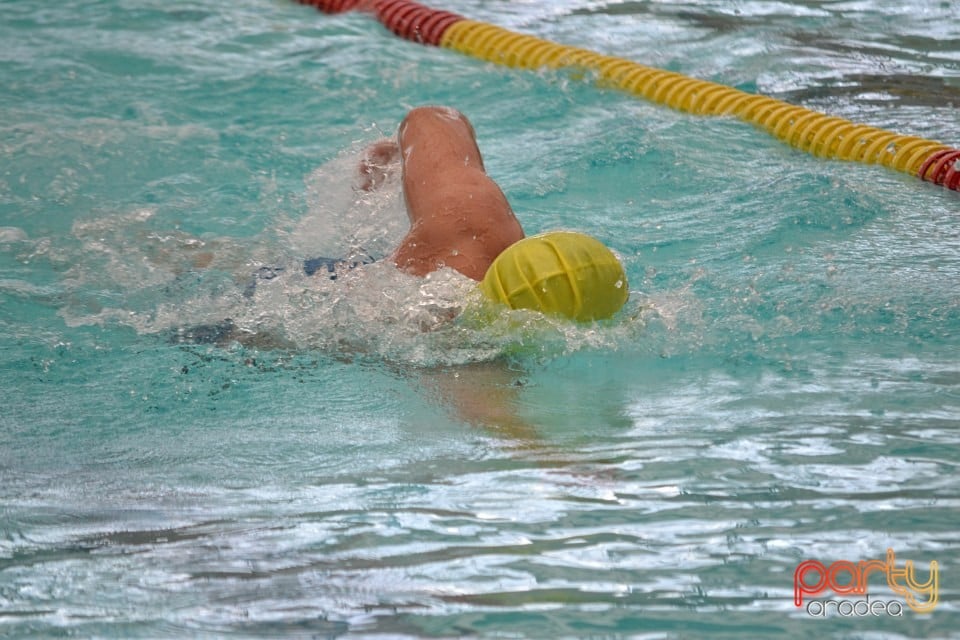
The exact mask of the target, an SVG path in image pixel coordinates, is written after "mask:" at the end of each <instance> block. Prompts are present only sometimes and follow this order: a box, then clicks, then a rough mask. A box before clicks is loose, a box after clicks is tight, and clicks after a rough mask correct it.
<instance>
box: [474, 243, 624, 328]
mask: <svg viewBox="0 0 960 640" xmlns="http://www.w3.org/2000/svg"><path fill="white" fill-rule="evenodd" d="M480 290H481V291H482V292H483V294H484V295H485V296H486V297H487V298H489V299H491V300H493V301H495V302H502V303H503V304H506V305H507V306H509V307H510V308H511V309H533V310H535V311H540V312H542V313H546V314H558V315H562V316H566V317H567V318H570V319H571V320H577V321H578V322H589V321H591V320H602V319H604V318H609V317H610V316H612V315H613V314H615V313H616V312H617V311H619V310H620V308H621V307H622V306H623V305H624V303H625V302H626V301H627V296H628V295H629V293H630V292H629V291H628V287H627V276H626V274H625V273H624V272H623V265H621V264H620V261H619V260H618V259H617V257H616V256H615V255H613V252H612V251H610V249H608V248H607V247H605V246H604V245H603V243H601V242H600V241H599V240H596V239H595V238H591V237H590V236H587V235H584V234H582V233H575V232H572V231H552V232H550V233H543V234H540V235H536V236H530V237H528V238H524V239H523V240H520V241H518V242H515V243H513V244H512V245H510V246H509V247H507V248H506V249H505V250H504V251H503V253H501V254H500V255H499V256H497V259H496V260H494V261H493V264H491V265H490V268H489V269H487V273H486V275H485V276H484V277H483V280H482V281H481V282H480Z"/></svg>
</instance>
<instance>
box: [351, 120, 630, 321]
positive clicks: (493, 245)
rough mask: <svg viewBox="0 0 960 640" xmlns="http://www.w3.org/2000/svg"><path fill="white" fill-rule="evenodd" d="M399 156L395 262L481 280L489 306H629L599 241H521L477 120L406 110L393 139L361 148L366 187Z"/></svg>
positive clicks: (575, 314) (579, 309)
mask: <svg viewBox="0 0 960 640" xmlns="http://www.w3.org/2000/svg"><path fill="white" fill-rule="evenodd" d="M398 154H399V156H400V166H401V171H402V180H401V181H402V185H403V196H404V201H405V203H406V209H407V216H408V218H409V219H410V230H409V231H408V232H407V234H406V236H405V237H404V238H403V240H402V241H401V242H400V245H399V247H397V249H396V251H394V252H393V254H392V256H391V260H392V261H393V262H394V263H395V264H396V265H397V267H398V268H400V269H402V270H404V271H407V272H409V273H412V274H414V275H417V276H424V275H426V274H428V273H430V272H432V271H436V270H438V269H441V268H443V267H449V268H452V269H455V270H456V271H459V272H460V273H462V274H463V275H465V276H467V277H468V278H472V279H473V280H476V281H478V282H481V286H480V288H481V291H482V292H483V293H484V294H485V295H486V297H487V298H490V299H492V300H494V301H495V302H500V303H504V304H506V305H507V306H510V307H512V308H526V309H534V310H538V311H542V312H544V313H552V314H558V315H563V316H566V317H568V318H570V319H573V320H577V321H591V320H597V319H605V318H608V317H610V316H612V315H614V314H615V313H616V312H617V311H618V310H619V309H620V308H621V307H622V306H623V304H624V303H625V302H626V299H627V295H628V290H627V282H626V275H625V274H624V272H623V267H622V265H621V264H620V261H619V260H618V259H617V258H616V256H614V255H613V253H612V252H611V251H610V250H609V249H607V248H606V247H604V246H603V245H602V244H601V243H600V242H599V241H597V240H595V239H593V238H590V237H589V236H584V235H582V234H577V233H572V232H559V233H557V232H555V233H552V234H544V235H540V236H534V237H532V238H525V236H524V232H523V228H522V227H521V226H520V222H519V221H518V220H517V217H516V215H515V214H514V212H513V209H512V208H511V207H510V204H509V202H507V198H506V196H505V195H504V194H503V191H501V189H500V187H499V186H498V185H497V183H496V182H494V181H493V180H492V179H491V178H490V176H488V175H487V173H486V170H485V169H484V166H483V158H482V157H481V155H480V149H479V148H478V146H477V139H476V133H475V131H474V129H473V126H472V125H471V124H470V121H469V120H467V118H466V116H464V115H463V114H462V113H460V112H459V111H457V110H456V109H452V108H450V107H438V106H429V107H418V108H416V109H413V110H412V111H410V112H409V113H408V114H407V116H406V117H405V118H404V119H403V122H401V124H400V127H399V129H398V131H397V139H396V141H393V140H383V141H380V142H377V143H375V144H374V145H372V146H371V147H370V148H369V149H368V150H367V154H366V157H365V159H364V160H363V161H362V162H361V164H360V173H361V176H362V182H361V186H362V188H365V189H373V188H376V186H378V185H379V184H381V183H382V182H383V180H384V175H385V174H384V167H385V166H387V165H388V164H389V163H390V162H391V161H393V160H395V158H396V156H397V155H398Z"/></svg>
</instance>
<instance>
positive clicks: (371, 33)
mask: <svg viewBox="0 0 960 640" xmlns="http://www.w3.org/2000/svg"><path fill="white" fill-rule="evenodd" d="M437 6H438V7H439V5H437ZM440 8H445V9H448V10H452V11H456V12H459V13H461V14H462V15H465V16H467V17H469V18H473V19H478V20H485V21H488V22H491V23H495V24H498V25H501V26H505V27H508V28H511V29H515V30H517V31H522V32H524V33H530V34H533V35H537V36H540V37H543V38H548V39H552V40H555V41H557V42H562V43H565V44H571V45H576V46H581V47H585V48H589V49H593V50H596V51H600V52H602V53H608V54H612V55H619V56H622V57H626V58H630V59H632V60H636V61H638V62H641V63H644V64H648V65H651V66H656V67H660V68H666V69H670V70H674V71H679V72H682V73H685V74H688V75H691V76H695V77H700V78H704V79H709V80H713V81H717V82H721V83H724V84H729V85H733V86H737V87H738V88H741V89H744V90H747V91H751V92H759V93H765V94H768V95H772V96H774V97H778V98H781V99H785V100H788V101H791V102H795V103H799V104H803V105H804V106H807V107H809V108H812V109H817V110H820V111H824V112H827V113H830V114H832V115H839V116H842V117H845V118H848V119H851V120H854V121H857V122H863V123H865V124H870V125H873V126H879V127H883V128H886V129H890V130H894V131H898V132H901V133H909V134H914V135H919V136H923V137H926V138H931V139H936V140H940V141H942V142H944V143H946V144H950V145H953V146H958V145H960V118H958V117H957V106H958V104H960V26H958V23H957V21H956V20H955V19H954V16H953V13H954V10H953V8H952V6H951V4H950V3H947V2H942V3H933V2H919V1H912V2H888V1H885V0H868V1H863V2H815V1H813V0H804V1H801V0H793V1H786V0H784V1H780V2H762V3H760V2H755V3H749V2H721V1H719V0H714V1H705V0H701V1H698V2H685V3H682V4H681V3H670V2H594V1H588V0H563V1H558V2H551V3H518V2H507V1H505V0H503V1H501V0H497V1H489V0H487V1H481V0H447V2H446V3H445V4H444V5H443V6H442V7H440ZM0 15H2V20H0V41H2V42H3V43H4V44H3V46H2V47H0V59H2V62H3V64H2V65H0V86H2V87H3V90H2V91H0V151H2V158H3V163H2V166H0V329H2V337H0V354H2V355H0V386H2V388H3V389H4V390H5V393H4V394H3V397H4V400H3V411H2V413H0V636H9V637H17V638H21V637H59V636H79V637H118V638H131V637H145V638H155V637H216V636H221V635H222V636H238V637H265V636H270V637H273V636H280V637H338V636H365V635H370V636H377V635H379V636H384V637H449V636H454V635H467V636H480V637H483V636H498V637H503V636H509V637H545V636H549V637H560V636H562V637H576V636H631V637H682V638H688V637H731V638H763V637H788V638H790V637H795V638H800V637H811V636H813V637H857V638H878V637H884V638H887V637H889V638H901V637H902V638H908V637H910V638H912V637H950V636H951V634H954V637H957V636H956V635H955V634H956V629H957V628H958V626H960V607H958V594H960V590H958V588H957V586H956V585H957V583H956V580H955V575H956V571H957V568H958V561H957V558H958V555H957V553H958V551H960V538H958V536H957V530H958V524H960V480H958V477H960V473H958V465H960V358H958V348H957V344H958V334H960V231H958V227H957V220H958V218H957V214H958V213H960V196H958V194H957V193H955V192H950V191H947V190H945V189H942V188H939V187H936V186H932V185H929V184H926V183H923V182H920V181H919V180H917V179H915V178H912V177H910V176H906V175H902V174H899V173H895V172H890V171H888V170H885V169H883V168H879V167H870V166H861V165H854V164H848V163H842V162H827V161H822V160H818V159H816V158H813V157H810V156H807V155H804V154H802V153H800V152H797V151H794V150H792V149H790V148H787V147H785V146H783V145H782V144H780V143H778V142H776V141H775V140H773V139H771V138H769V137H768V136H766V135H765V134H763V133H762V132H760V131H758V130H755V129H753V128H752V127H750V126H749V125H746V124H743V123H741V122H738V121H734V120H728V119H722V118H712V119H711V118H706V119H704V118H696V117H692V116H687V115H683V114H678V113H675V112H672V111H669V110H666V109H663V108H661V107H656V106H652V105H649V104H646V103H644V102H641V101H638V100H637V99H635V98H633V97H630V96H628V95H625V94H621V93H618V92H615V91H608V90H602V89H599V88H597V87H595V86H592V85H591V84H590V83H589V82H585V81H583V80H582V79H579V78H576V77H572V76H570V75H568V74H564V73H554V72H525V71H516V70H510V69H505V68H500V67H494V66H491V65H488V64H486V63H483V62H479V61H476V60H473V59H470V58H466V57H464V56H461V55H459V54H457V53H454V52H451V51H447V50H442V49H437V48H430V47H422V46H417V45H414V44H412V43H410V42H406V41H403V40H400V39H397V38H394V37H392V36H390V35H389V34H388V33H387V32H386V31H385V30H384V29H383V28H382V27H381V26H379V25H378V24H377V23H376V22H375V21H373V20H371V19H370V18H368V17H365V16H362V15H354V14H347V15H338V16H326V15H323V14H321V13H319V12H317V11H316V10H315V9H313V8H311V7H308V6H302V5H298V4H296V3H294V2H285V1H280V0H277V1H273V2H266V1H264V0H238V1H236V2H232V3H213V2H210V1H209V0H191V1H184V2H178V3H176V4H175V5H172V4H171V3H167V2H159V1H158V0H139V1H138V2H131V1H127V0H113V1H109V0H83V1H80V0H65V1H64V2H58V3H55V4H51V3H48V2H41V1H40V0H20V1H18V2H3V3H0ZM421 104H447V105H451V106H454V107H456V108H458V109H460V110H461V111H463V112H464V113H466V114H467V115H468V117H470V119H471V120H472V121H473V123H474V126H475V128H476V130H477V133H478V137H479V141H480V146H481V149H482V151H483V152H484V156H485V160H486V166H487V170H488V172H489V173H490V174H491V175H492V176H494V178H495V179H496V180H497V181H498V182H499V183H500V185H501V186H502V187H503V189H504V191H505V193H506V194H507V196H508V198H509V199H510V200H511V202H512V203H513V205H514V208H515V210H516V211H517V213H518V216H519V218H520V219H521V222H522V223H523V225H524V227H525V228H526V230H527V232H528V233H534V232H539V231H544V230H548V229H555V228H573V229H578V230H581V231H585V232H587V233H590V234H593V235H595V236H597V237H598V238H600V239H601V240H603V241H604V242H605V243H607V244H608V245H609V246H611V247H612V248H613V249H614V250H615V251H617V252H618V253H619V255H620V256H621V257H622V259H623V262H624V264H625V267H626V270H627V275H628V278H629V281H630V290H631V297H630V301H629V302H628V304H627V307H626V308H625V310H624V311H623V312H622V313H621V314H620V315H619V316H618V317H617V318H616V319H615V320H614V321H612V322H610V323H606V324H602V325H597V326H581V327H575V326H569V325H566V324H564V323H562V322H558V321H553V320H548V319H543V318H538V317H536V316H535V315H534V314H529V313H511V314H503V315H501V316H500V317H498V318H496V319H495V320H493V321H492V322H490V323H489V324H485V323H478V322H476V321H472V320H471V319H470V318H471V317H472V316H471V309H474V308H475V307H474V306H473V305H474V304H475V303H476V300H475V295H476V294H475V291H474V288H473V285H472V283H471V282H469V281H466V280H465V279H464V278H462V277H460V276H458V275H456V274H454V273H447V272H440V273H437V274H434V275H432V276H431V277H429V278H427V279H417V278H413V277H410V276H407V275H404V274H402V273H399V272H398V271H397V270H396V269H394V268H392V267H391V266H390V265H389V264H387V263H386V262H383V261H381V262H376V263H374V264H371V265H365V266H362V267H359V268H357V269H354V270H351V271H349V272H344V273H341V274H340V275H339V277H338V278H337V279H336V280H335V281H331V280H328V279H323V278H308V277H307V276H305V274H304V273H303V271H302V269H301V268H300V267H301V265H302V261H303V260H304V259H305V258H312V257H316V256H321V255H323V256H337V257H339V256H350V255H359V254H360V253H364V254H369V255H371V256H373V257H383V256H385V255H387V254H388V253H389V251H390V248H391V247H392V246H393V244H394V243H395V242H396V240H397V238H399V237H400V236H401V235H402V233H403V232H404V229H405V217H404V212H403V209H402V201H401V198H402V196H401V194H400V192H399V186H398V183H397V177H396V173H394V174H393V175H392V177H390V178H389V179H388V181H387V182H386V183H385V184H384V186H383V187H382V188H381V189H379V190H377V191H376V192H373V193H365V192H360V191H357V190H356V189H354V188H353V180H354V177H355V176H354V167H355V166H356V163H357V160H358V158H359V157H360V154H361V153H362V150H363V149H364V147H365V146H366V145H367V144H369V143H370V142H373V141H375V140H377V139H378V138H380V137H382V136H384V135H390V134H392V132H393V131H394V130H395V127H396V126H397V124H398V123H399V121H400V120H401V119H402V117H403V115H404V113H405V112H406V110H407V109H409V108H411V107H413V106H416V105H421ZM263 268H267V269H269V270H270V273H271V274H274V275H275V276H276V277H272V278H269V279H259V280H257V281H256V282H255V285H256V286H255V287H251V286H250V285H251V277H252V276H253V274H256V273H257V272H258V271H259V270H261V269H263ZM458 314H459V320H454V321H451V320H450V319H449V318H450V317H451V316H455V315H458ZM226 318H230V319H231V321H232V323H233V325H234V327H235V332H234V334H233V338H236V339H230V340H224V341H221V342H220V343H196V342H194V341H190V340H186V339H184V338H185V335H187V334H188V333H189V330H190V328H191V327H196V326H200V325H209V324H211V323H217V322H220V321H223V320H224V319H226ZM887 549H893V550H894V551H895V552H896V557H897V563H898V566H900V567H902V566H904V562H906V561H908V560H910V561H913V562H915V563H916V568H917V575H918V577H919V579H920V580H925V579H926V577H927V576H928V569H929V567H930V563H931V562H933V561H936V562H937V563H938V569H939V589H938V596H939V600H938V603H937V606H936V608H935V609H934V610H933V611H932V612H930V613H925V614H923V613H917V612H915V611H913V610H911V609H910V608H908V607H905V606H904V607H902V609H903V611H902V614H903V615H902V616H896V615H843V614H842V613H841V612H839V611H846V610H843V609H841V610H839V611H838V610H837V609H835V610H834V611H833V612H832V613H830V614H829V615H827V616H826V617H825V618H820V617H817V616H813V615H811V613H810V612H811V609H810V608H809V607H806V608H804V607H800V608H798V607H796V606H795V605H794V600H793V599H794V571H795V569H796V568H797V565H798V564H799V563H801V562H803V561H804V560H808V559H814V560H819V561H821V562H823V563H824V565H829V564H830V563H832V562H834V561H837V560H850V561H853V562H857V561H861V560H883V559H885V558H886V553H887ZM869 585H870V590H869V594H870V597H871V599H872V600H873V601H878V600H879V601H883V602H899V603H903V602H904V598H903V597H901V596H900V595H898V594H896V593H894V592H893V591H892V590H891V589H890V588H889V587H888V586H887V584H885V582H884V581H883V580H882V579H880V580H876V579H874V578H871V580H870V582H869ZM816 598H819V599H820V600H830V599H833V600H849V601H850V602H853V601H855V598H853V597H851V596H847V597H846V598H843V597H841V596H839V595H836V594H833V593H830V592H827V593H824V594H821V595H820V596H816ZM808 601H809V598H808ZM804 604H805V605H806V604H807V602H805V603H804ZM814 611H815V609H814Z"/></svg>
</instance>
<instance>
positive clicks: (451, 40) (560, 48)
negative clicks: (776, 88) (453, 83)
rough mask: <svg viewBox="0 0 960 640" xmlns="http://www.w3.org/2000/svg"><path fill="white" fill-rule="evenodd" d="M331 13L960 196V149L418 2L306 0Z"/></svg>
mask: <svg viewBox="0 0 960 640" xmlns="http://www.w3.org/2000/svg"><path fill="white" fill-rule="evenodd" d="M299 2H300V4H307V5H311V6H314V7H317V8H318V9H320V10H321V11H323V12H325V13H341V12H344V11H351V10H363V11H368V12H370V13H372V14H373V15H375V16H376V17H377V19H378V20H380V22H381V23H382V24H383V25H384V26H385V27H386V28H387V29H389V30H390V31H392V32H393V33H394V34H396V35H398V36H400V37H402V38H405V39H407V40H411V41H413V42H418V43H421V44H426V45H433V46H439V47H444V48H447V49H453V50H454V51H458V52H460V53H463V54H466V55H469V56H472V57H475V58H479V59H481V60H485V61H488V62H492V63H495V64H500V65H504V66H508V67H515V68H520V69H555V70H560V69H570V70H574V71H578V72H582V73H585V75H587V76H590V77H595V78H596V80H597V83H598V84H599V85H600V86H602V87H611V88H616V89H619V90H621V91H625V92H628V93H631V94H634V95H636V96H639V97H642V98H644V99H646V100H648V101H651V102H653V103H656V104H660V105H664V106H668V107H671V108H673V109H676V110H678V111H682V112H685V113H690V114H695V115H704V116H707V115H709V116H734V117H737V118H739V119H741V120H743V121H745V122H749V123H751V124H754V125H756V126H757V127H759V128H761V129H763V130H765V131H767V132H768V133H770V134H771V135H772V136H774V137H776V138H777V139H779V140H781V141H783V142H784V143H786V144H789V145H791V146H792V147H794V148H797V149H800V150H802V151H805V152H807V153H810V154H812V155H814V156H817V157H820V158H827V159H835V160H847V161H851V162H860V163H865V164H879V165H883V166H885V167H887V168H890V169H894V170H896V171H900V172H902V173H908V174H911V175H914V176H916V177H918V178H920V179H921V180H924V181H927V182H932V183H934V184H937V185H940V186H942V187H945V188H947V189H952V190H954V191H960V150H958V149H955V148H952V147H949V146H947V145H945V144H941V143H939V142H935V141H933V140H926V139H924V138H919V137H916V136H906V135H901V134H898V133H894V132H891V131H886V130H883V129H879V128H876V127H871V126H867V125H861V124H857V123H854V122H851V121H849V120H845V119H843V118H838V117H833V116H828V115H826V114H823V113H819V112H816V111H812V110H810V109H807V108H805V107H800V106H796V105H792V104H790V103H787V102H783V101H782V100H777V99H775V98H770V97H767V96H763V95H757V94H751V93H746V92H745V91H740V90H739V89H734V88H733V87H729V86H726V85H722V84H717V83H715V82H708V81H705V80H698V79H696V78H691V77H689V76H685V75H682V74H679V73H674V72H671V71H663V70H660V69H656V68H653V67H647V66H644V65H642V64H639V63H636V62H632V61H630V60H627V59H624V58H618V57H615V56H606V55H602V54H599V53H595V52H593V51H590V50H587V49H580V48H577V47H570V46H566V45H561V44H557V43H554V42H551V41H549V40H543V39H540V38H537V37H534V36H529V35H524V34H520V33H516V32H513V31H510V30H507V29H503V28H501V27H497V26H495V25H491V24H487V23H485V22H477V21H474V20H468V19H467V18H465V17H463V16H460V15H458V14H455V13H451V12H449V11H440V10H437V9H432V8H430V7H427V6H424V5H422V4H420V3H418V2H414V1H412V0H299Z"/></svg>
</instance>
